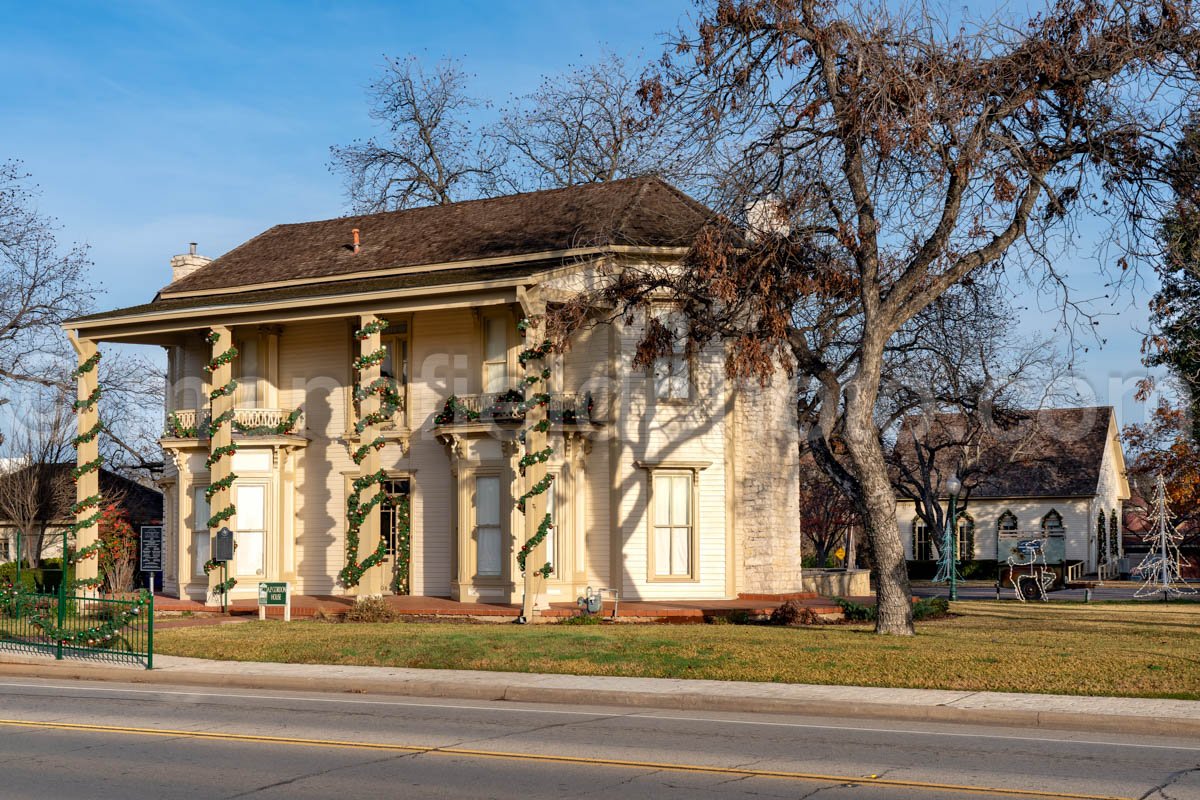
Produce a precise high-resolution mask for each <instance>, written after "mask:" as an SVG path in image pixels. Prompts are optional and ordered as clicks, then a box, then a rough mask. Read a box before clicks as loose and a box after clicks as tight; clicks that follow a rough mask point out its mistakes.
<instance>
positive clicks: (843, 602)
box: [833, 597, 875, 622]
mask: <svg viewBox="0 0 1200 800" xmlns="http://www.w3.org/2000/svg"><path fill="white" fill-rule="evenodd" d="M833 602H835V603H837V604H838V607H839V608H841V609H842V616H844V617H845V618H846V621H847V622H874V621H875V606H864V605H863V604H862V603H856V602H854V601H853V600H847V599H845V598H844V597H835V598H833Z"/></svg>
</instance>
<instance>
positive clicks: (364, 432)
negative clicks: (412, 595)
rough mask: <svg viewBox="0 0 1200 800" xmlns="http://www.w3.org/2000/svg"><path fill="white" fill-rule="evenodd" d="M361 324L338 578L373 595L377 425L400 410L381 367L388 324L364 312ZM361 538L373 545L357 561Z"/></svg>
mask: <svg viewBox="0 0 1200 800" xmlns="http://www.w3.org/2000/svg"><path fill="white" fill-rule="evenodd" d="M360 324H361V325H362V327H360V328H359V329H358V330H356V331H355V332H354V338H355V339H356V340H357V341H358V343H359V353H358V356H357V357H355V359H354V362H353V364H352V366H353V368H354V370H355V372H356V373H357V375H358V380H357V382H356V383H355V387H354V399H355V400H357V401H358V402H359V404H360V405H359V418H358V421H357V422H356V423H355V424H354V432H355V433H356V434H357V436H358V442H359V444H358V446H357V447H356V448H355V449H354V451H353V452H352V453H351V458H353V460H354V463H355V464H357V465H358V468H359V475H358V478H356V479H355V481H354V484H353V486H352V487H351V491H350V496H349V497H348V498H347V499H346V566H344V567H343V568H342V570H341V572H340V573H339V574H338V578H339V580H340V581H341V582H342V585H343V586H345V587H346V588H347V589H350V590H353V593H354V594H356V595H357V596H359V597H375V596H379V595H382V594H383V587H384V576H383V572H382V570H379V569H375V567H377V566H378V565H379V564H380V563H381V562H382V561H383V559H384V557H385V556H386V555H387V542H385V541H384V539H383V537H382V536H380V530H379V505H380V503H382V502H384V500H385V499H386V498H387V494H386V492H384V491H383V487H382V483H383V481H384V479H385V477H386V475H385V473H384V471H383V469H382V468H381V467H380V466H379V451H380V450H382V449H383V447H384V445H385V444H386V441H387V440H386V439H385V438H384V436H383V434H382V432H381V427H380V426H381V425H382V424H383V423H384V422H387V421H389V420H391V419H392V417H393V416H394V415H395V413H396V412H397V411H398V410H399V408H400V397H399V395H398V393H397V391H396V387H395V386H394V385H393V383H392V381H391V380H390V379H388V378H385V377H383V374H382V370H381V365H382V364H383V360H384V359H385V358H386V357H387V350H386V349H384V347H383V340H382V335H381V334H382V333H383V331H384V330H386V329H387V327H388V322H387V320H385V319H380V318H379V317H376V316H375V315H373V314H364V315H362V317H361V318H360ZM364 498H365V499H364ZM364 540H365V541H366V542H367V543H368V545H369V546H372V547H371V552H370V554H369V555H367V557H366V558H364V559H363V560H361V561H359V558H358V556H359V551H360V548H361V546H362V542H363V541H364Z"/></svg>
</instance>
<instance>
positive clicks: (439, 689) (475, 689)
mask: <svg viewBox="0 0 1200 800" xmlns="http://www.w3.org/2000/svg"><path fill="white" fill-rule="evenodd" d="M0 676H7V677H24V678H43V679H57V680H88V681H107V682H120V683H132V684H139V685H147V686H179V687H189V686H190V687H197V688H235V689H260V690H273V691H280V690H283V691H303V692H336V693H346V694H366V695H382V696H400V697H427V698H453V699H461V700H491V701H497V700H502V701H509V702H521V703H556V704H563V705H601V706H617V707H625V708H656V709H665V710H672V711H732V712H743V713H745V712H749V713H768V714H797V715H803V716H816V717H843V718H852V719H880V720H890V721H902V722H903V721H908V722H935V723H960V724H961V723H973V724H984V725H998V726H1005V727H1013V728H1026V729H1029V728H1037V729H1046V730H1061V731H1090V732H1107V733H1125V734H1140V735H1149V736H1177V737H1186V736H1197V737H1200V715H1198V716H1197V717H1195V718H1186V717H1170V718H1164V717H1161V716H1151V715H1142V716H1138V715H1133V714H1096V713H1088V712H1064V711H1052V712H1051V711H1045V710H1037V709H998V708H979V707H957V706H953V705H945V704H940V703H938V704H933V703H931V704H901V703H879V702H861V701H842V700H839V701H836V702H834V701H830V700H823V699H815V698H814V699H796V698H778V697H761V696H752V695H748V694H738V692H737V684H736V683H732V682H731V683H730V684H729V691H728V692H727V693H724V694H712V693H699V692H687V691H683V692H680V691H670V692H666V691H624V690H614V689H579V688H564V687H553V686H532V685H528V684H523V683H514V682H513V680H512V679H511V678H510V677H508V676H500V675H499V674H498V676H497V680H495V681H489V682H482V683H481V682H461V681H455V680H453V679H452V678H450V677H447V678H446V679H437V678H426V679H404V680H398V681H387V682H383V681H379V680H369V679H362V678H347V677H341V676H329V677H320V678H318V677H298V676H282V675H281V676H264V675H236V674H213V673H208V672H189V671H186V670H174V669H173V670H171V671H169V672H167V671H157V670H136V669H129V668H122V667H109V666H101V665H94V664H79V663H62V662H49V663H27V662H22V663H6V662H0ZM531 677H536V676H531Z"/></svg>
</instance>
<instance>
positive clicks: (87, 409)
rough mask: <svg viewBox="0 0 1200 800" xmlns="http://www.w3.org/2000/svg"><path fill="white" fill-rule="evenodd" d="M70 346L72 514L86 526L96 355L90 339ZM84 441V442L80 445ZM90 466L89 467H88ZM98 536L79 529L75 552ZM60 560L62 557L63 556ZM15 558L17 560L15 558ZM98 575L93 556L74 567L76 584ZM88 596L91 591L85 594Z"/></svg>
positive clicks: (95, 447) (92, 473)
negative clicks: (73, 360)
mask: <svg viewBox="0 0 1200 800" xmlns="http://www.w3.org/2000/svg"><path fill="white" fill-rule="evenodd" d="M70 339H71V345H72V346H73V347H74V348H75V356H76V359H77V366H76V370H75V397H76V400H77V402H76V403H75V408H76V424H77V426H78V434H79V436H80V437H81V438H80V439H78V440H76V441H77V443H78V445H77V447H76V450H75V461H76V467H77V470H78V471H79V473H80V474H79V477H78V479H77V480H76V481H75V508H76V509H78V510H77V511H76V512H75V522H76V524H80V525H81V524H82V523H84V522H87V521H88V519H89V518H91V517H94V516H95V514H96V511H97V509H98V507H99V506H98V504H97V502H96V501H95V500H94V499H92V498H95V497H96V496H97V495H99V494H100V468H99V458H100V437H99V436H98V435H96V434H97V433H98V431H97V430H96V426H97V425H98V424H99V423H100V410H99V403H98V402H97V401H98V399H99V398H98V397H97V396H96V393H97V392H98V390H99V387H100V379H99V372H98V367H97V359H98V358H99V353H98V351H97V349H96V343H95V342H94V341H93V340H91V339H78V338H76V337H75V336H74V335H71V336H70ZM84 439H86V441H84ZM89 465H93V466H89ZM99 535H100V527H99V525H98V524H97V523H96V522H95V521H93V522H92V524H90V525H88V526H86V527H81V528H79V529H78V530H77V531H76V533H75V549H76V550H82V549H84V548H85V547H89V546H91V545H93V544H95V543H96V540H97V538H98V537H99ZM63 555H64V557H65V556H66V554H65V553H64V554H63ZM18 557H20V556H19V555H18ZM99 575H100V558H99V556H98V555H97V556H93V557H91V558H86V559H84V560H83V561H80V562H79V563H78V564H76V565H75V578H76V580H94V579H95V578H97V577H99ZM86 591H87V592H88V593H90V592H91V591H94V590H91V589H89V590H86Z"/></svg>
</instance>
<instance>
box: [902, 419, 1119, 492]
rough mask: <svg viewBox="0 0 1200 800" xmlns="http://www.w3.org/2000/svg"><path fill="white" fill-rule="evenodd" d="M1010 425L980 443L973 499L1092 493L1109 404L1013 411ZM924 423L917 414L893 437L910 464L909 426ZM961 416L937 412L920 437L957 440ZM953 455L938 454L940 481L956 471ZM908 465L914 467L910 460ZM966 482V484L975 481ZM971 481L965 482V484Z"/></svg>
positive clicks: (948, 452)
mask: <svg viewBox="0 0 1200 800" xmlns="http://www.w3.org/2000/svg"><path fill="white" fill-rule="evenodd" d="M1013 416H1014V417H1016V420H1017V421H1015V423H1013V424H1011V426H1010V427H1007V428H1002V427H1000V426H995V427H993V428H992V429H990V430H989V431H987V432H986V433H985V434H984V435H983V436H982V437H981V441H980V442H979V455H978V458H977V460H978V462H979V463H980V464H983V465H986V469H985V470H984V471H983V472H982V474H980V475H978V476H976V477H975V478H974V481H977V482H976V483H975V485H974V486H973V487H971V489H970V496H971V497H973V498H977V499H983V498H989V497H1006V498H1007V497H1086V496H1090V495H1093V494H1095V493H1096V491H1097V488H1098V486H1099V482H1100V469H1101V466H1102V465H1103V463H1104V448H1105V447H1106V446H1107V444H1108V432H1109V421H1110V419H1111V418H1112V416H1113V410H1112V407H1111V406H1092V407H1087V408H1045V409H1038V410H1028V411H1019V412H1015V414H1014V415H1013ZM914 425H922V426H924V425H925V422H924V421H923V419H922V418H921V417H919V416H917V415H914V416H913V417H909V418H908V419H906V420H905V421H904V424H903V426H902V428H901V433H900V435H899V437H898V438H897V444H896V452H897V455H898V456H899V457H900V458H901V459H904V460H905V461H908V460H909V459H912V458H914V456H913V452H912V436H911V432H910V431H911V429H912V428H911V426H914ZM963 429H964V426H963V422H962V418H961V416H959V415H956V414H938V415H935V417H934V419H933V420H932V421H931V422H930V423H929V426H928V429H927V431H926V432H925V433H923V434H918V436H919V437H935V440H937V439H940V440H942V441H946V440H950V441H953V440H954V437H955V436H956V435H958V436H959V438H960V439H961V438H962V437H961V433H960V432H961V431H962V430H963ZM957 457H958V454H957V452H952V451H951V450H939V451H938V455H937V458H936V459H935V463H934V470H935V471H936V473H937V476H938V479H939V480H940V481H941V480H945V479H946V478H948V477H949V476H950V475H951V473H953V472H954V469H955V466H956V464H955V463H951V462H952V461H955V460H957ZM908 463H913V462H911V461H908ZM974 481H970V482H974ZM968 483H969V482H968Z"/></svg>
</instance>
